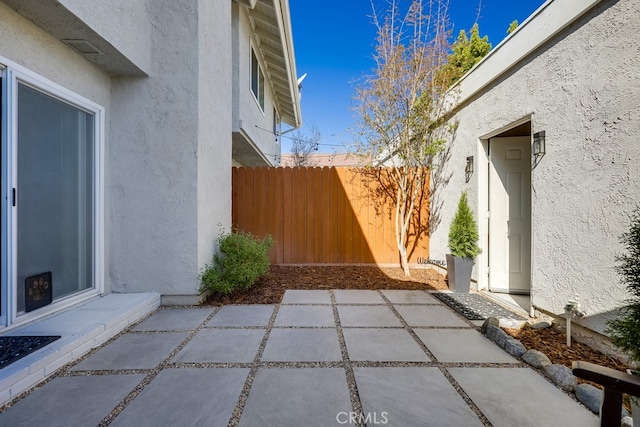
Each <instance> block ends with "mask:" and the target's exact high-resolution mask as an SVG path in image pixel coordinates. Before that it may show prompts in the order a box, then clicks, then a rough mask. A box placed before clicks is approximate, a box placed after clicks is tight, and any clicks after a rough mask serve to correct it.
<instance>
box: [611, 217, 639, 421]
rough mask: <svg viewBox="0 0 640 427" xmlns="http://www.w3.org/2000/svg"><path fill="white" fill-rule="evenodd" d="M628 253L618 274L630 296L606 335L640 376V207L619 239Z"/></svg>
mask: <svg viewBox="0 0 640 427" xmlns="http://www.w3.org/2000/svg"><path fill="white" fill-rule="evenodd" d="M620 242H621V243H622V244H623V245H624V248H625V250H626V252H625V253H624V254H623V255H621V256H618V257H616V261H617V262H618V264H617V266H616V271H617V272H618V274H619V275H620V277H621V278H622V283H624V284H625V285H626V287H627V290H628V291H629V293H630V294H631V297H630V298H629V299H628V300H627V301H626V302H627V306H626V307H624V308H623V309H622V315H621V316H620V317H618V318H617V319H614V320H612V321H609V322H608V329H607V332H608V333H609V334H610V337H611V342H612V343H613V344H614V345H615V346H617V347H619V348H620V349H621V350H622V351H624V352H625V353H627V354H628V355H629V361H630V362H631V364H632V365H635V371H634V370H629V373H630V374H634V375H640V366H638V365H640V207H638V208H636V210H635V212H634V213H633V214H632V216H631V227H630V229H629V232H627V233H624V234H623V235H622V237H621V239H620ZM631 407H632V412H633V425H634V427H638V426H640V397H638V396H636V397H632V398H631Z"/></svg>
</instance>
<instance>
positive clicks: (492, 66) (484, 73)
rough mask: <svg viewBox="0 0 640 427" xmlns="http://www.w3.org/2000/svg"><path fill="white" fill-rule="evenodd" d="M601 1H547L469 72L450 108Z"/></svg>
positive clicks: (475, 92)
mask: <svg viewBox="0 0 640 427" xmlns="http://www.w3.org/2000/svg"><path fill="white" fill-rule="evenodd" d="M601 1H602V0H547V1H546V2H545V3H544V4H543V5H542V6H540V7H539V8H538V9H537V10H536V11H535V12H533V13H532V14H531V16H529V18H527V19H526V20H525V21H524V22H523V23H522V24H520V25H519V26H518V27H517V29H516V31H514V32H513V33H511V34H510V35H509V36H508V37H506V38H505V39H504V40H503V41H502V42H500V44H498V46H496V47H495V48H494V49H493V50H491V52H489V53H488V54H487V56H485V57H484V58H482V60H481V61H480V62H478V63H477V64H476V65H475V66H474V67H473V68H472V69H471V70H470V71H468V72H467V73H466V74H465V75H464V76H463V77H462V78H461V79H460V80H458V82H457V83H456V85H455V86H454V88H459V91H457V90H452V91H451V92H450V94H451V95H452V96H454V97H456V96H457V98H455V99H453V100H452V104H453V107H454V108H455V107H456V106H460V105H462V104H463V103H464V102H466V101H467V100H469V99H470V98H471V97H473V96H474V95H476V94H477V93H478V92H481V91H482V90H483V89H484V88H486V87H487V86H488V85H489V84H491V83H492V82H493V81H494V80H496V79H497V78H499V77H500V76H501V75H503V74H504V73H506V72H507V71H509V70H510V69H511V68H512V67H513V66H515V65H516V64H517V63H518V62H520V61H522V60H523V59H525V58H526V57H527V56H529V55H530V54H531V53H533V52H534V51H535V50H536V49H538V48H539V47H541V46H543V45H544V44H545V43H546V42H547V41H548V40H549V39H551V38H552V37H554V36H555V35H556V34H558V33H559V32H560V31H562V30H564V29H565V28H567V27H568V26H569V25H571V24H572V23H573V22H574V21H576V20H577V19H578V18H580V17H581V16H582V15H584V14H585V13H587V12H588V11H589V10H591V9H592V8H593V7H595V6H596V5H597V4H598V3H600V2H601Z"/></svg>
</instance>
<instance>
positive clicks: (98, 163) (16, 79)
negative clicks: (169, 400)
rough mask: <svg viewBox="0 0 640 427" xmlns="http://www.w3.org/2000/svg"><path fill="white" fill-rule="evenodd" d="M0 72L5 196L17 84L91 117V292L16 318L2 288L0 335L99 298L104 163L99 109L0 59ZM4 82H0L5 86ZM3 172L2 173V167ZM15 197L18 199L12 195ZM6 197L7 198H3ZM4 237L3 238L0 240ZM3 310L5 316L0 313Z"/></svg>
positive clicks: (12, 238)
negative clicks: (0, 76) (0, 69)
mask: <svg viewBox="0 0 640 427" xmlns="http://www.w3.org/2000/svg"><path fill="white" fill-rule="evenodd" d="M0 67H3V69H4V79H3V85H4V89H5V91H4V92H3V96H2V97H3V99H6V100H7V102H6V103H7V105H5V106H3V107H5V108H2V114H3V117H2V122H3V123H6V129H3V132H4V134H3V137H4V138H6V144H5V146H6V148H5V151H4V152H3V156H4V155H6V157H5V158H3V162H6V171H5V172H4V173H5V176H4V177H3V178H4V179H3V181H4V182H5V187H4V188H3V191H4V192H6V193H7V195H8V196H10V195H11V194H10V193H11V191H12V188H15V187H16V186H17V156H16V155H15V150H16V144H17V120H18V117H17V85H18V83H21V84H24V85H26V86H29V87H32V88H33V89H35V90H37V91H39V92H41V93H44V94H46V95H48V96H51V97H53V98H55V99H57V100H60V101H61V102H64V103H65V104H68V105H71V106H74V107H75V108H78V109H80V110H83V111H85V112H87V113H90V114H92V115H93V117H94V164H93V166H94V171H93V186H94V188H93V197H94V200H93V223H94V226H93V227H94V229H93V233H94V236H93V239H92V240H93V263H92V264H93V275H92V279H93V288H91V289H87V290H85V291H80V292H78V293H75V294H73V295H70V296H68V297H63V298H61V299H58V300H56V301H54V302H53V303H52V304H51V305H49V306H47V307H45V308H42V309H40V310H37V311H35V312H33V313H25V314H22V315H20V317H17V295H16V289H14V288H15V286H8V285H7V286H6V292H5V293H6V299H5V294H3V295H2V297H3V298H2V304H3V319H2V320H3V323H1V324H0V331H3V330H5V329H8V328H13V327H15V326H16V325H20V324H24V323H26V322H29V321H33V320H35V319H39V318H41V317H44V316H47V315H50V314H51V313H53V312H56V311H59V310H61V309H64V308H67V307H70V306H72V305H74V304H77V303H78V302H81V301H86V300H87V299H89V298H92V297H95V296H97V295H100V294H102V293H104V183H105V181H104V158H105V154H104V153H105V147H104V145H105V126H106V124H105V109H104V107H102V106H100V105H98V104H96V103H94V102H92V101H90V100H88V99H86V98H84V97H82V96H81V95H78V94H76V93H75V92H72V91H70V90H68V89H66V88H64V87H62V86H60V85H58V84H56V83H54V82H52V81H51V80H48V79H47V78H45V77H43V76H40V75H38V74H36V73H34V72H32V71H30V70H28V69H27V68H25V67H22V66H21V65H19V64H16V63H14V62H12V61H10V60H8V59H6V58H4V57H2V56H0ZM5 82H6V83H5ZM3 169H4V168H3ZM18 197H19V195H18ZM9 198H10V197H8V199H9ZM10 203H11V200H7V203H6V205H3V207H2V208H3V209H6V211H4V212H6V223H5V222H4V221H3V223H2V230H1V231H2V235H3V240H2V250H3V253H6V267H7V268H4V265H3V269H2V277H1V279H2V281H3V283H5V284H9V283H12V282H13V281H14V278H15V274H16V271H17V257H16V253H15V248H16V245H17V235H16V233H15V230H16V225H17V209H16V208H13V207H12V206H9V204H10ZM4 212H3V214H4ZM4 236H6V237H4ZM5 310H6V313H5Z"/></svg>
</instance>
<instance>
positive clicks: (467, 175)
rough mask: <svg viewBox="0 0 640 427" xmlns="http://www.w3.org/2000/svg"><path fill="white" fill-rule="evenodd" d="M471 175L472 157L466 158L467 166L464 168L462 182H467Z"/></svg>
mask: <svg viewBox="0 0 640 427" xmlns="http://www.w3.org/2000/svg"><path fill="white" fill-rule="evenodd" d="M471 175H473V156H469V157H467V164H466V165H465V167H464V181H465V182H469V180H470V179H471Z"/></svg>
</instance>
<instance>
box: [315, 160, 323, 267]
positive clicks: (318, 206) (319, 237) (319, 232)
mask: <svg viewBox="0 0 640 427" xmlns="http://www.w3.org/2000/svg"><path fill="white" fill-rule="evenodd" d="M322 178H323V175H322V168H313V184H314V187H315V188H314V201H313V203H314V205H313V211H314V212H315V213H316V216H315V223H314V226H315V234H314V236H313V244H314V251H313V253H314V257H313V262H314V263H321V262H322V244H323V235H324V221H323V217H322V214H323V211H322V203H323V198H324V185H323V181H322Z"/></svg>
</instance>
